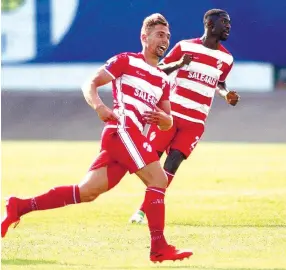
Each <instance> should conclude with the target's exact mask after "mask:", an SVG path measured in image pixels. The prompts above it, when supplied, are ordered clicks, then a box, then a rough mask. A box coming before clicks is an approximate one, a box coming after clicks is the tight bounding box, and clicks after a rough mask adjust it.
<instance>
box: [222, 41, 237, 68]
mask: <svg viewBox="0 0 286 270" xmlns="http://www.w3.org/2000/svg"><path fill="white" fill-rule="evenodd" d="M219 51H220V53H221V56H222V57H223V58H224V59H225V60H226V62H227V63H228V64H229V65H230V64H232V63H233V60H234V59H233V56H232V54H231V53H230V52H229V51H228V50H227V49H226V48H225V47H224V46H223V45H222V44H220V46H219Z"/></svg>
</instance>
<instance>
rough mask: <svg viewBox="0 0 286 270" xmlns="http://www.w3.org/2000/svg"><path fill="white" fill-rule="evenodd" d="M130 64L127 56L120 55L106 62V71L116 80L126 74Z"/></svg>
mask: <svg viewBox="0 0 286 270" xmlns="http://www.w3.org/2000/svg"><path fill="white" fill-rule="evenodd" d="M128 64H129V60H128V56H127V55H126V54H118V55H115V56H113V57H111V58H110V59H109V60H107V61H106V63H105V65H104V69H105V70H106V71H107V72H108V73H109V74H110V75H111V76H112V77H113V79H116V78H118V77H120V76H122V75H123V74H124V72H125V71H126V69H127V67H128Z"/></svg>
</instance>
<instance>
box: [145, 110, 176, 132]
mask: <svg viewBox="0 0 286 270" xmlns="http://www.w3.org/2000/svg"><path fill="white" fill-rule="evenodd" d="M143 119H144V120H145V121H146V123H147V124H155V125H157V126H158V127H159V128H160V129H161V130H168V129H169V128H171V127H172V125H173V118H172V116H171V115H168V114H166V113H165V112H164V111H163V110H161V109H159V108H158V107H157V106H155V111H146V112H144V113H143Z"/></svg>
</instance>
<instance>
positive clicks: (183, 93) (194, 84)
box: [163, 38, 233, 124]
mask: <svg viewBox="0 0 286 270" xmlns="http://www.w3.org/2000/svg"><path fill="white" fill-rule="evenodd" d="M184 54H192V55H193V60H192V62H191V63H190V64H189V65H188V66H187V65H184V66H183V67H182V68H180V69H178V70H177V71H175V72H174V73H175V74H174V76H175V77H174V85H173V88H172V89H173V91H172V92H171V96H170V101H171V107H172V114H173V115H175V116H177V117H180V118H183V119H185V120H188V121H192V122H197V123H201V124H204V123H205V120H206V118H207V116H208V113H209V111H210V108H211V104H212V101H213V98H214V95H215V90H216V88H217V84H218V82H224V81H225V79H226V77H227V75H228V73H229V72H230V70H231V68H232V65H233V57H232V55H231V54H230V53H229V52H228V51H227V50H226V49H225V48H224V47H223V46H222V45H219V48H218V49H217V50H212V49H209V48H207V47H205V46H204V45H203V44H202V40H201V39H200V38H196V39H190V40H182V41H180V42H179V43H177V44H176V45H175V47H174V48H173V49H172V50H171V51H170V52H169V54H168V55H167V56H166V57H165V58H164V59H163V63H165V64H168V63H170V62H174V61H178V60H179V59H180V58H181V57H182V56H183V55H184ZM172 75H173V74H172ZM172 75H171V76H172Z"/></svg>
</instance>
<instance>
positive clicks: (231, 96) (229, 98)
mask: <svg viewBox="0 0 286 270" xmlns="http://www.w3.org/2000/svg"><path fill="white" fill-rule="evenodd" d="M216 91H217V93H218V94H219V95H220V96H221V97H223V98H224V99H225V100H226V102H227V103H228V104H230V105H232V106H235V105H236V104H237V103H238V101H239V100H240V96H239V95H238V94H237V92H236V91H232V90H229V89H227V87H226V83H225V82H219V83H218V85H217V88H216Z"/></svg>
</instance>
